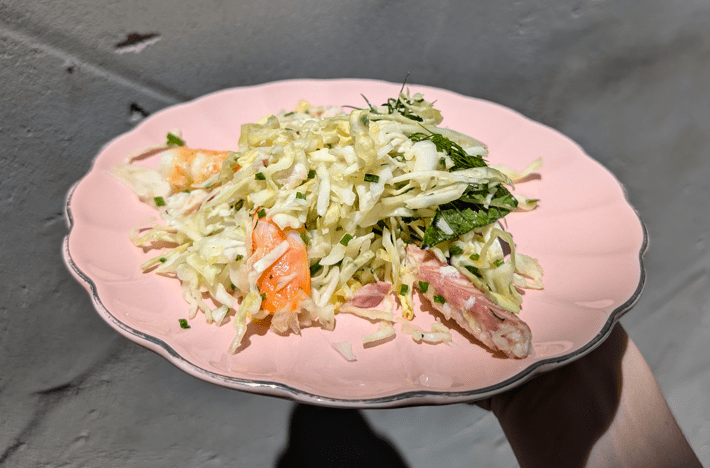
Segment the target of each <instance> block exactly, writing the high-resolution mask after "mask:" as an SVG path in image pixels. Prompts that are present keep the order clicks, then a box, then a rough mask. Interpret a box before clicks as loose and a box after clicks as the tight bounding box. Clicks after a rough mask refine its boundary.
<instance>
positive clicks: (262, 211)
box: [256, 208, 266, 218]
mask: <svg viewBox="0 0 710 468" xmlns="http://www.w3.org/2000/svg"><path fill="white" fill-rule="evenodd" d="M256 215H257V216H258V217H259V218H263V217H264V216H266V210H265V209H263V208H262V209H260V210H259V211H257V212H256Z"/></svg>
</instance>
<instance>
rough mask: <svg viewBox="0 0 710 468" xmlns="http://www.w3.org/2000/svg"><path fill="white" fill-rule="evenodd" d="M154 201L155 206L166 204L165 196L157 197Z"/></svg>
mask: <svg viewBox="0 0 710 468" xmlns="http://www.w3.org/2000/svg"><path fill="white" fill-rule="evenodd" d="M153 201H154V202H155V206H165V199H164V198H163V197H155V198H153Z"/></svg>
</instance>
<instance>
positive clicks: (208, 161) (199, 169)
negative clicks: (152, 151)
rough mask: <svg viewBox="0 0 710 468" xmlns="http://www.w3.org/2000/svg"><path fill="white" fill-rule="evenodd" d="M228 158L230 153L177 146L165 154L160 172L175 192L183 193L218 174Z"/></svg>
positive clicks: (161, 160) (161, 161)
mask: <svg viewBox="0 0 710 468" xmlns="http://www.w3.org/2000/svg"><path fill="white" fill-rule="evenodd" d="M227 156H229V151H215V150H206V149H192V148H187V147H185V146H176V147H173V148H170V149H168V150H166V151H165V152H163V154H162V156H161V159H160V172H161V173H162V174H163V176H164V177H165V179H166V180H167V181H168V183H170V187H171V188H172V190H173V192H182V191H183V190H186V189H189V188H191V187H192V186H193V185H196V184H201V183H202V182H204V181H206V180H207V179H209V178H210V177H211V176H213V175H214V174H216V173H218V172H219V171H220V170H221V169H222V163H223V162H224V160H225V159H227Z"/></svg>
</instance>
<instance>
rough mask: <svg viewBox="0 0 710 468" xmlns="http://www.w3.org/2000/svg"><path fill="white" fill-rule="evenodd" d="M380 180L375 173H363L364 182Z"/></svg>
mask: <svg viewBox="0 0 710 468" xmlns="http://www.w3.org/2000/svg"><path fill="white" fill-rule="evenodd" d="M379 181H380V176H378V175H375V174H365V182H375V183H377V182H379Z"/></svg>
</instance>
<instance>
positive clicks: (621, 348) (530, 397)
mask: <svg viewBox="0 0 710 468" xmlns="http://www.w3.org/2000/svg"><path fill="white" fill-rule="evenodd" d="M476 404H477V405H478V406H480V407H482V408H484V409H488V410H490V411H492V412H493V413H494V414H495V415H496V417H497V418H498V420H499V421H500V424H501V426H502V427H503V430H504V432H505V434H506V436H507V438H508V440H509V442H510V444H511V447H512V448H513V451H514V452H515V455H516V457H517V458H518V461H519V463H520V465H521V466H522V467H537V466H541V467H556V466H564V467H577V466H594V467H596V466H599V467H609V466H614V467H636V466H643V467H644V468H649V467H656V466H657V467H669V466H683V467H693V466H701V465H700V461H699V460H698V459H697V457H696V456H695V454H694V453H693V451H692V449H691V448H690V445H689V444H688V442H687V440H686V439H685V437H684V436H683V433H682V431H681V430H680V427H679V426H678V424H677V422H676V421H675V418H674V417H673V414H672V413H671V411H670V408H669V407H668V404H667V403H666V400H665V399H664V397H663V394H662V393H661V390H660V388H659V387H658V384H657V383H656V380H655V378H654V377H653V374H652V373H651V370H650V369H649V367H648V365H647V364H646V361H645V360H644V359H643V356H641V353H640V352H639V350H638V348H636V345H635V344H634V343H633V342H632V341H631V340H630V339H629V337H628V335H627V334H626V332H625V331H624V329H623V328H622V327H621V325H620V324H617V325H616V326H615V327H614V329H613V330H612V332H611V335H610V336H609V337H608V338H607V339H606V340H605V341H604V342H603V343H602V344H601V345H599V347H598V348H597V349H595V350H594V351H592V352H590V353H589V354H587V355H586V356H583V357H582V358H580V359H578V360H576V361H574V362H572V363H570V364H568V365H565V366H564V367H561V368H559V369H556V370H554V371H551V372H548V373H545V374H542V375H540V376H538V377H536V378H534V379H533V380H531V381H530V382H527V383H525V384H523V385H521V386H519V387H516V388H514V389H512V390H510V391H508V392H505V393H502V394H499V395H495V396H493V397H491V398H488V399H486V400H482V401H480V402H477V403H476Z"/></svg>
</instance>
